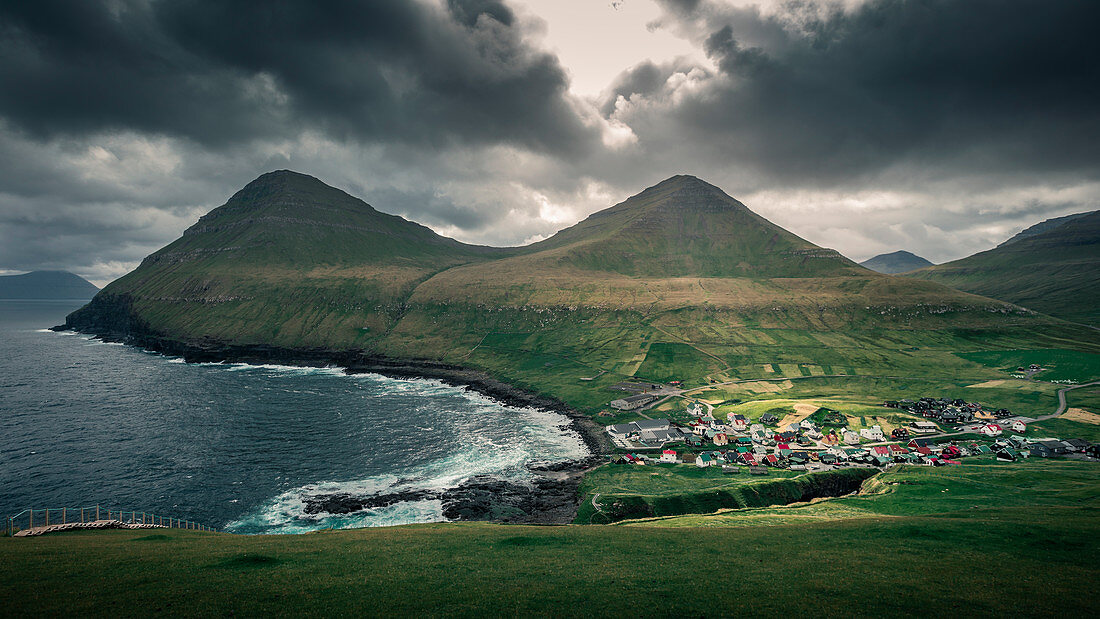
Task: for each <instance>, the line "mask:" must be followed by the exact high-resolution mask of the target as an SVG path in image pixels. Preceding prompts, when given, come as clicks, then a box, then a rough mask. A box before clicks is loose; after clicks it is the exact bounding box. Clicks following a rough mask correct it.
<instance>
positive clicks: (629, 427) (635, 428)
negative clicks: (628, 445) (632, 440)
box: [607, 419, 672, 438]
mask: <svg viewBox="0 0 1100 619" xmlns="http://www.w3.org/2000/svg"><path fill="white" fill-rule="evenodd" d="M670 428H672V422H670V421H669V420H668V419H640V420H638V421H631V422H630V423H620V424H616V425H612V426H607V433H608V434H610V435H611V436H613V437H615V438H626V437H627V436H629V435H631V434H639V435H640V434H641V433H642V432H645V431H647V430H648V431H651V432H652V431H657V430H665V431H667V430H669V429H670Z"/></svg>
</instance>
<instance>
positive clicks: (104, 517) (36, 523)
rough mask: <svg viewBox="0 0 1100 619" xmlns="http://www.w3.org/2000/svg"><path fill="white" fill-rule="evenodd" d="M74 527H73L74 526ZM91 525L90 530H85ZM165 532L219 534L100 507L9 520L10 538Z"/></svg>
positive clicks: (39, 512)
mask: <svg viewBox="0 0 1100 619" xmlns="http://www.w3.org/2000/svg"><path fill="white" fill-rule="evenodd" d="M70 525H71V526H70ZM81 525H88V526H81ZM112 527H115V528H165V529H189V530H194V531H216V530H217V529H214V528H212V527H208V526H206V525H203V524H199V523H197V522H193V521H191V520H183V519H181V518H176V517H174V516H164V515H161V514H152V513H149V512H139V511H123V510H116V509H110V508H103V507H102V506H100V505H93V506H89V507H60V508H47V509H25V510H23V511H21V512H19V513H18V514H15V515H14V516H9V517H8V523H7V534H8V535H9V536H11V535H15V534H16V533H17V532H20V531H24V532H27V533H29V532H34V531H41V532H45V531H46V530H47V529H50V530H64V529H67V528H72V529H80V528H112Z"/></svg>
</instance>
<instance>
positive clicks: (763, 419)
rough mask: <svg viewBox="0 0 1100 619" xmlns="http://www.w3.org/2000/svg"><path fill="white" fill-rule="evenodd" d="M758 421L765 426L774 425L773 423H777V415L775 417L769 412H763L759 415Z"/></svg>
mask: <svg viewBox="0 0 1100 619" xmlns="http://www.w3.org/2000/svg"><path fill="white" fill-rule="evenodd" d="M760 423H762V424H764V425H766V426H774V425H775V424H777V423H779V417H776V416H775V415H773V414H771V413H764V414H763V415H760Z"/></svg>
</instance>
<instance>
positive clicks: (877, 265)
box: [859, 250, 933, 274]
mask: <svg viewBox="0 0 1100 619" xmlns="http://www.w3.org/2000/svg"><path fill="white" fill-rule="evenodd" d="M932 265H933V263H932V262H931V261H930V260H926V259H925V258H922V257H920V256H918V255H916V254H914V253H911V252H907V251H905V250H899V251H895V252H893V253H889V254H879V255H877V256H875V257H873V258H868V259H867V260H864V261H863V262H860V263H859V266H861V267H866V268H868V269H871V270H872V271H878V272H879V273H888V274H894V273H905V272H906V271H915V270H917V269H923V268H924V267H930V266H932Z"/></svg>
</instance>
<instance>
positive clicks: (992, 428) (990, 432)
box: [978, 423, 1004, 436]
mask: <svg viewBox="0 0 1100 619" xmlns="http://www.w3.org/2000/svg"><path fill="white" fill-rule="evenodd" d="M978 432H981V433H982V434H984V435H985V436H1000V435H1001V433H1002V432H1004V430H1003V429H1002V428H1001V426H999V425H997V424H995V423H987V424H985V425H984V426H982V427H981V428H978Z"/></svg>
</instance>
